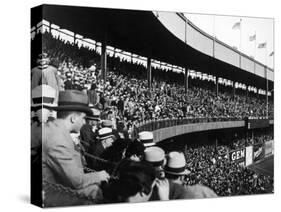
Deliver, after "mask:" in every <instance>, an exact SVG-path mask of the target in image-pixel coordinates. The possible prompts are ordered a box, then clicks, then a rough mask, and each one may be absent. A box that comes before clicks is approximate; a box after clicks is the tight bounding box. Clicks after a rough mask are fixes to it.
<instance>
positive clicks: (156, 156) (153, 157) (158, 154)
mask: <svg viewBox="0 0 281 212" xmlns="http://www.w3.org/2000/svg"><path fill="white" fill-rule="evenodd" d="M144 160H145V161H146V162H148V163H150V164H152V165H153V166H155V167H156V166H162V165H163V164H164V162H165V152H164V150H163V149H161V148H160V147H157V146H153V147H149V148H146V149H145V151H144Z"/></svg>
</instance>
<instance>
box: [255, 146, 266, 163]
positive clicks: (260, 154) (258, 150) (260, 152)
mask: <svg viewBox="0 0 281 212" xmlns="http://www.w3.org/2000/svg"><path fill="white" fill-rule="evenodd" d="M263 158H264V148H263V146H262V145H255V146H254V162H256V161H258V160H261V159H263Z"/></svg>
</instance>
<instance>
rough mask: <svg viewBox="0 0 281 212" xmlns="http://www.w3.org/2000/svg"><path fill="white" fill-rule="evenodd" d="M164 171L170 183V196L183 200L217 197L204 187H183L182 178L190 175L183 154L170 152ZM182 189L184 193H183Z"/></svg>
mask: <svg viewBox="0 0 281 212" xmlns="http://www.w3.org/2000/svg"><path fill="white" fill-rule="evenodd" d="M164 169H165V176H166V178H168V179H169V181H170V185H171V188H170V192H171V194H170V195H171V196H174V197H178V198H184V199H198V198H212V197H217V195H216V194H215V192H214V191H213V190H211V189H210V188H208V187H206V186H203V185H193V186H184V177H185V176H187V175H188V174H190V171H189V170H188V169H187V168H186V160H185V157H184V154H183V153H181V152H170V153H169V154H168V156H167V163H166V166H165V168H164ZM178 185H180V186H181V187H179V186H178ZM182 187H184V188H185V190H186V191H184V192H183V191H182ZM182 194H184V195H182Z"/></svg>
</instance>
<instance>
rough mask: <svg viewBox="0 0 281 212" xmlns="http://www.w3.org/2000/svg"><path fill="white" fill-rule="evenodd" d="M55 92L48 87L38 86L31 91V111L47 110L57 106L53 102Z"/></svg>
mask: <svg viewBox="0 0 281 212" xmlns="http://www.w3.org/2000/svg"><path fill="white" fill-rule="evenodd" d="M56 94H57V91H56V90H55V89H54V88H53V87H51V86H49V85H45V84H43V85H39V86H36V87H35V88H33V89H32V91H31V101H32V102H31V109H36V108H42V107H44V108H47V109H52V108H54V107H55V106H57V103H56V101H55V99H56Z"/></svg>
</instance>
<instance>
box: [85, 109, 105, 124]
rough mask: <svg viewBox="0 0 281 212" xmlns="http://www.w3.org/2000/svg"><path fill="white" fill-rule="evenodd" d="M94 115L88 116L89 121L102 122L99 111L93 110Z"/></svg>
mask: <svg viewBox="0 0 281 212" xmlns="http://www.w3.org/2000/svg"><path fill="white" fill-rule="evenodd" d="M91 110H92V112H93V114H92V115H87V117H86V118H87V119H90V120H94V121H100V120H101V119H100V114H101V112H100V110H98V109H95V108H91Z"/></svg>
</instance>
